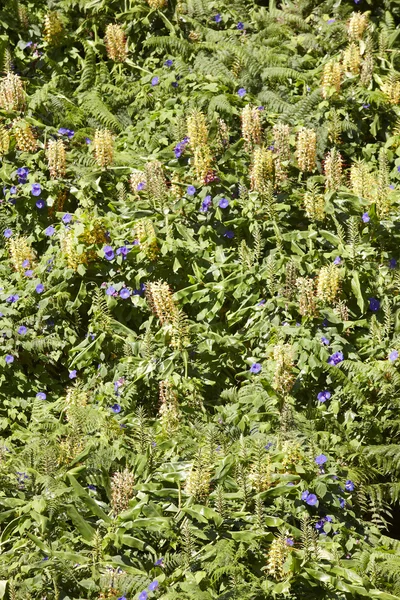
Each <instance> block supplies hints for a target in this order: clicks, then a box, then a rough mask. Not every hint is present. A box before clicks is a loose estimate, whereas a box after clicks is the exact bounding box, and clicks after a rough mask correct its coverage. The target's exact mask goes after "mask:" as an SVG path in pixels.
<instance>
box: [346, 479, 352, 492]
mask: <svg viewBox="0 0 400 600" xmlns="http://www.w3.org/2000/svg"><path fill="white" fill-rule="evenodd" d="M344 488H345V490H346V491H347V492H352V491H354V482H353V481H352V480H351V479H348V480H347V481H346V485H345V486H344Z"/></svg>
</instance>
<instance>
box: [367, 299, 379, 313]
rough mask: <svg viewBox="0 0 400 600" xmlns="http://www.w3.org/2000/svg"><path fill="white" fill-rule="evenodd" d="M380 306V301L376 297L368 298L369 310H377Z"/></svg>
mask: <svg viewBox="0 0 400 600" xmlns="http://www.w3.org/2000/svg"><path fill="white" fill-rule="evenodd" d="M380 307H381V303H380V302H379V300H377V299H376V298H369V310H372V312H378V310H379V309H380Z"/></svg>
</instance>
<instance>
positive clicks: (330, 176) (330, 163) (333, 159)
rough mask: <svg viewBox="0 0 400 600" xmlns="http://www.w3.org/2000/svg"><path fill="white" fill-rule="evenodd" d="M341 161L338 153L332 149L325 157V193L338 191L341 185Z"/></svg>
mask: <svg viewBox="0 0 400 600" xmlns="http://www.w3.org/2000/svg"><path fill="white" fill-rule="evenodd" d="M342 164H343V160H342V157H341V154H340V152H338V151H337V150H336V148H332V150H330V152H328V154H327V155H326V158H325V162H324V171H325V189H326V190H327V191H332V190H334V191H335V190H338V189H339V188H340V186H341V183H342Z"/></svg>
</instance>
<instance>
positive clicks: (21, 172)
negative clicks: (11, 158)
mask: <svg viewBox="0 0 400 600" xmlns="http://www.w3.org/2000/svg"><path fill="white" fill-rule="evenodd" d="M28 174H29V169H28V167H20V168H19V169H17V177H18V183H26V179H27V177H28Z"/></svg>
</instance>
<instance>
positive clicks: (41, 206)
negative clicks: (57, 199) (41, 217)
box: [36, 198, 46, 209]
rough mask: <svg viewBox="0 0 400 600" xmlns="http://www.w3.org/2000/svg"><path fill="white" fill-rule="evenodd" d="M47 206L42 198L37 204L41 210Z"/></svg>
mask: <svg viewBox="0 0 400 600" xmlns="http://www.w3.org/2000/svg"><path fill="white" fill-rule="evenodd" d="M45 206H46V202H45V201H44V200H42V199H41V198H40V199H39V200H38V201H37V202H36V207H37V208H39V209H41V208H44V207H45Z"/></svg>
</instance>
